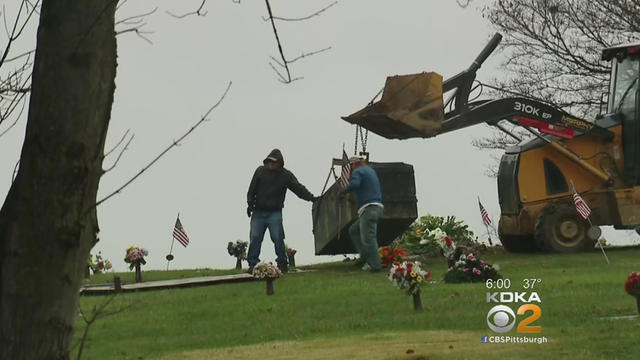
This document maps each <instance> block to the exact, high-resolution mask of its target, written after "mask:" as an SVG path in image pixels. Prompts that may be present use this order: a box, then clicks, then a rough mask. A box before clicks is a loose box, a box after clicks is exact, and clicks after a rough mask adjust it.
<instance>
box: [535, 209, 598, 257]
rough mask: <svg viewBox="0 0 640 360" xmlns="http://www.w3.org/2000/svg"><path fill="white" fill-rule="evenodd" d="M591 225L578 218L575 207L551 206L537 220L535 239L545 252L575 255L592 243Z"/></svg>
mask: <svg viewBox="0 0 640 360" xmlns="http://www.w3.org/2000/svg"><path fill="white" fill-rule="evenodd" d="M587 229H589V224H588V223H587V222H586V221H585V220H583V219H581V218H580V217H579V216H578V213H577V211H576V209H575V207H573V206H571V205H569V204H566V203H560V204H551V205H549V206H548V207H546V208H545V209H544V210H542V212H541V213H540V215H538V219H537V220H536V228H535V239H536V243H537V244H540V246H542V247H543V248H544V249H545V250H547V251H551V252H556V253H574V252H578V251H580V250H583V249H584V248H585V247H587V246H588V244H589V243H590V242H591V241H590V240H589V239H588V238H587Z"/></svg>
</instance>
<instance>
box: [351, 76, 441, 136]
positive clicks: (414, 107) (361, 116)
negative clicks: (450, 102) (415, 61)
mask: <svg viewBox="0 0 640 360" xmlns="http://www.w3.org/2000/svg"><path fill="white" fill-rule="evenodd" d="M342 119H344V120H345V121H348V122H350V123H352V124H357V125H360V126H362V127H364V128H365V129H368V130H370V131H372V132H374V133H376V134H378V135H380V136H383V137H386V138H389V139H407V138H414V137H422V138H427V137H432V136H435V135H436V134H437V133H438V132H439V130H440V128H441V127H442V122H443V121H444V102H443V99H442V76H441V75H440V74H437V73H435V72H428V73H425V72H423V73H420V74H411V75H396V76H390V77H388V78H387V81H386V82H385V85H384V90H383V93H382V98H381V99H380V101H378V102H375V103H372V104H369V105H367V106H366V107H365V108H364V109H362V110H360V111H358V112H356V113H354V114H351V115H349V116H345V117H343V118H342Z"/></svg>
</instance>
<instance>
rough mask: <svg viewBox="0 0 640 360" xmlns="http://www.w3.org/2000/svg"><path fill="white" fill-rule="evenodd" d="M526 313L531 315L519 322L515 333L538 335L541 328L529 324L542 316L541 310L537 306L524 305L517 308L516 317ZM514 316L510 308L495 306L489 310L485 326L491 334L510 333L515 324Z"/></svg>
mask: <svg viewBox="0 0 640 360" xmlns="http://www.w3.org/2000/svg"><path fill="white" fill-rule="evenodd" d="M528 311H530V312H531V315H529V316H527V317H526V318H524V319H522V320H520V322H519V323H518V327H517V331H518V332H519V333H539V332H541V331H542V327H541V326H532V325H531V323H532V322H534V321H536V320H538V319H539V318H540V315H541V314H542V310H541V309H540V307H539V306H538V305H534V304H524V305H522V306H520V307H519V308H518V311H517V314H518V315H525V314H526V313H527V312H528ZM516 320H517V319H516V314H514V313H513V310H511V308H510V307H508V306H506V305H496V306H494V307H492V308H491V310H489V313H488V314H487V325H488V326H489V329H491V330H492V331H493V332H496V333H499V334H504V333H506V332H509V331H511V329H513V327H514V326H515V324H516Z"/></svg>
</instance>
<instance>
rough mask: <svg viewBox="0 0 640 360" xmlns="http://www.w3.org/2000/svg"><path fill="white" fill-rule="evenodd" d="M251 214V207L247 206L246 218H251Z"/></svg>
mask: <svg viewBox="0 0 640 360" xmlns="http://www.w3.org/2000/svg"><path fill="white" fill-rule="evenodd" d="M252 212H253V208H252V207H251V205H249V206H247V216H248V217H251V213H252Z"/></svg>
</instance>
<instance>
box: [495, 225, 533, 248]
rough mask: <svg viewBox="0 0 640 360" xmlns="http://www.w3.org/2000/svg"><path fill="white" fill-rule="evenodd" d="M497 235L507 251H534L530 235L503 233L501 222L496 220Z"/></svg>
mask: <svg viewBox="0 0 640 360" xmlns="http://www.w3.org/2000/svg"><path fill="white" fill-rule="evenodd" d="M498 236H499V237H500V242H501V243H502V247H504V248H505V250H507V251H508V252H515V253H529V252H534V251H536V246H535V243H534V241H533V237H532V236H530V235H505V234H504V233H503V231H502V224H501V223H500V222H498Z"/></svg>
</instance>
